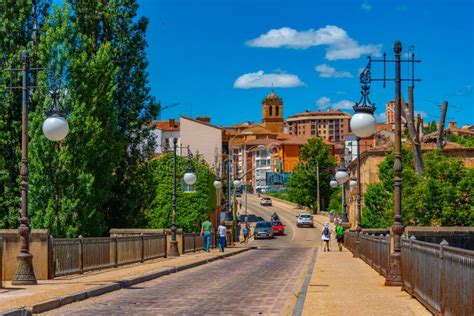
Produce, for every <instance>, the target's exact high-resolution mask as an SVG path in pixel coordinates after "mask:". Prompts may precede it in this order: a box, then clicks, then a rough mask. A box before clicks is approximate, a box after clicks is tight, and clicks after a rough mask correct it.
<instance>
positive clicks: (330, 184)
mask: <svg viewBox="0 0 474 316" xmlns="http://www.w3.org/2000/svg"><path fill="white" fill-rule="evenodd" d="M329 186H330V187H331V188H333V189H335V188H337V186H338V183H337V181H336V179H331V181H329Z"/></svg>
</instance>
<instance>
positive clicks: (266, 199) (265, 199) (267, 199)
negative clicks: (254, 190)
mask: <svg viewBox="0 0 474 316" xmlns="http://www.w3.org/2000/svg"><path fill="white" fill-rule="evenodd" d="M262 200H263V201H270V198H262Z"/></svg>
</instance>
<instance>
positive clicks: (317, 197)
mask: <svg viewBox="0 0 474 316" xmlns="http://www.w3.org/2000/svg"><path fill="white" fill-rule="evenodd" d="M316 214H321V197H320V195H319V161H317V160H316Z"/></svg>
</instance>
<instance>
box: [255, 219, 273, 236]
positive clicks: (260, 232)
mask: <svg viewBox="0 0 474 316" xmlns="http://www.w3.org/2000/svg"><path fill="white" fill-rule="evenodd" d="M253 238H254V239H261V238H272V239H273V238H275V233H274V232H273V229H272V223H270V222H267V221H261V222H257V225H255V229H254V231H253Z"/></svg>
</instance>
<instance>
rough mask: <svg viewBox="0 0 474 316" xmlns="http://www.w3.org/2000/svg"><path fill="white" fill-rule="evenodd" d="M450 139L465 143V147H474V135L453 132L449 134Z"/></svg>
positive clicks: (461, 143)
mask: <svg viewBox="0 0 474 316" xmlns="http://www.w3.org/2000/svg"><path fill="white" fill-rule="evenodd" d="M449 140H450V141H452V142H454V143H457V144H460V145H463V146H464V147H468V148H473V147H474V137H472V136H463V135H461V136H460V135H455V134H451V135H449Z"/></svg>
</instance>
